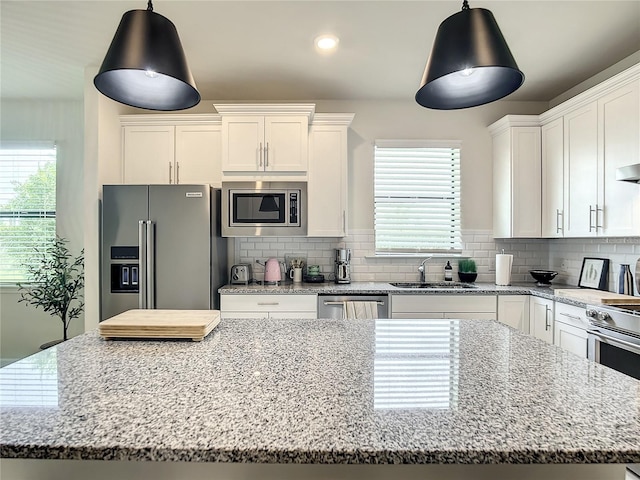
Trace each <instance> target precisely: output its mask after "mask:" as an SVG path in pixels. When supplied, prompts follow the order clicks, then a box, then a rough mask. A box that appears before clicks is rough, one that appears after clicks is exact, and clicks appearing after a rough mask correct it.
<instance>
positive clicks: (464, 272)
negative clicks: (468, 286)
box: [458, 258, 478, 283]
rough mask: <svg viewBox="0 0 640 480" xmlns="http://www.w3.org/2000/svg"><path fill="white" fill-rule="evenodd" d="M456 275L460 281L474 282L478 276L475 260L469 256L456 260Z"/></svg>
mask: <svg viewBox="0 0 640 480" xmlns="http://www.w3.org/2000/svg"><path fill="white" fill-rule="evenodd" d="M458 277H459V278H460V281H461V282H467V283H471V282H475V281H476V278H478V271H477V269H476V262H475V260H472V259H471V258H463V259H461V260H459V261H458Z"/></svg>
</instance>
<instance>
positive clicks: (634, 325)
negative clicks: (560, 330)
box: [587, 306, 640, 380]
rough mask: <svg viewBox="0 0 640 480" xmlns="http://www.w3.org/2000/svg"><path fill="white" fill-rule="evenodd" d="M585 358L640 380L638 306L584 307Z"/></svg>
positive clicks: (639, 314)
mask: <svg viewBox="0 0 640 480" xmlns="http://www.w3.org/2000/svg"><path fill="white" fill-rule="evenodd" d="M587 317H588V318H589V322H590V323H591V328H590V329H589V330H588V334H589V337H588V346H587V356H588V357H589V359H591V360H593V361H595V362H597V363H600V364H602V365H605V366H607V367H609V368H613V369H614V370H618V371H619V372H622V373H624V374H625V375H629V376H630V377H633V378H635V379H638V380H640V307H638V306H627V307H625V308H622V307H609V306H608V307H588V308H587Z"/></svg>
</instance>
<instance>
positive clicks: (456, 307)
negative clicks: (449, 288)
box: [391, 295, 496, 318]
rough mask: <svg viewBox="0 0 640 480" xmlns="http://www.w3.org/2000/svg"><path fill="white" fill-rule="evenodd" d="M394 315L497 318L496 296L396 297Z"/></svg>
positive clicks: (392, 303)
mask: <svg viewBox="0 0 640 480" xmlns="http://www.w3.org/2000/svg"><path fill="white" fill-rule="evenodd" d="M391 308H392V311H393V313H394V314H395V313H411V312H441V313H442V312H445V313H446V312H472V313H473V312H486V313H493V314H494V317H493V318H495V312H496V296H495V295H394V296H393V300H392V302H391Z"/></svg>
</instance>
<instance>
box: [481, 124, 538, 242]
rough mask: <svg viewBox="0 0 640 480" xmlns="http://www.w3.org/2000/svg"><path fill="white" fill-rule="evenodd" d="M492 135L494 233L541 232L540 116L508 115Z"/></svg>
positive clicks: (512, 235)
mask: <svg viewBox="0 0 640 480" xmlns="http://www.w3.org/2000/svg"><path fill="white" fill-rule="evenodd" d="M489 131H490V132H491V135H492V137H493V236H494V237H496V238H515V237H525V238H537V237H540V235H541V170H542V167H541V161H542V160H541V153H540V149H541V140H540V127H539V122H538V117H537V116H534V115H507V116H506V117H504V118H502V119H501V120H499V121H497V122H496V123H494V124H493V125H491V126H490V127H489Z"/></svg>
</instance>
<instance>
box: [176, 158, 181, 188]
mask: <svg viewBox="0 0 640 480" xmlns="http://www.w3.org/2000/svg"><path fill="white" fill-rule="evenodd" d="M176 183H180V162H176Z"/></svg>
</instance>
